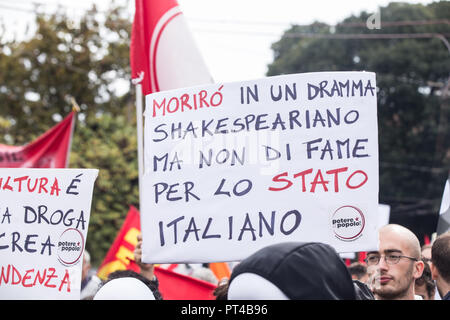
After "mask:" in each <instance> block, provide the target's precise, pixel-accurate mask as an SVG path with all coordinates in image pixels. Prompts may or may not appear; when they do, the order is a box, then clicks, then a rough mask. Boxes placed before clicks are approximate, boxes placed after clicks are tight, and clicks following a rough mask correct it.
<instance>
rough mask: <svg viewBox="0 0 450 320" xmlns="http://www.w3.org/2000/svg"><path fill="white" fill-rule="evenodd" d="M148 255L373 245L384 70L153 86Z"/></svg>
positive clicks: (229, 257)
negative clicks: (379, 83)
mask: <svg viewBox="0 0 450 320" xmlns="http://www.w3.org/2000/svg"><path fill="white" fill-rule="evenodd" d="M144 116H145V128H144V176H143V191H142V193H143V195H142V203H141V222H142V225H141V229H142V234H143V261H144V262H154V263H171V262H210V261H238V260H241V259H243V258H245V257H247V256H248V255H250V254H251V253H253V252H255V251H256V250H258V249H260V248H262V247H265V246H267V245H270V244H273V243H278V242H285V241H308V242H311V241H318V242H324V243H328V244H330V245H332V246H333V247H334V248H335V249H336V250H337V251H338V252H358V251H369V250H374V249H376V246H377V234H376V229H377V226H378V216H377V213H378V130H377V104H376V80H375V74H374V73H370V72H319V73H305V74H292V75H284V76H276V77H268V78H263V79H259V80H254V81H245V82H233V83H224V84H214V85H205V86H196V87H190V88H184V89H177V90H171V91H165V92H158V93H153V94H150V95H147V96H146V110H145V113H144Z"/></svg>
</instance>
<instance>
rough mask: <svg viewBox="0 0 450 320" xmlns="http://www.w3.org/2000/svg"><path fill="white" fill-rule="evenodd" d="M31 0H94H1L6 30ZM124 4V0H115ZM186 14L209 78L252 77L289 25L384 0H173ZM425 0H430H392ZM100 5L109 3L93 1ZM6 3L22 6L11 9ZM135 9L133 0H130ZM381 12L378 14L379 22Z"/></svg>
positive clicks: (57, 0) (75, 8)
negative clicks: (272, 45)
mask: <svg viewBox="0 0 450 320" xmlns="http://www.w3.org/2000/svg"><path fill="white" fill-rule="evenodd" d="M32 2H40V3H46V6H48V7H50V6H51V5H53V7H55V4H60V5H63V6H64V7H66V8H67V12H68V13H69V14H70V13H73V14H74V15H76V14H77V13H78V14H79V13H81V12H82V10H83V9H86V8H89V7H90V5H91V3H92V2H94V1H93V0H77V1H73V0H47V1H44V0H34V1H33V0H15V1H10V0H0V17H1V18H3V19H4V21H5V22H6V23H7V24H8V28H10V30H9V31H11V32H16V33H17V32H19V33H20V32H23V31H17V30H23V29H21V28H23V25H24V24H25V22H26V21H30V20H32V19H33V16H32V14H31V13H28V12H26V8H32V6H31V3H32ZM116 2H118V3H124V2H125V0H116ZM178 2H179V4H180V7H181V10H182V11H183V13H184V15H185V16H186V18H187V22H188V24H189V27H190V29H191V32H192V34H193V36H194V39H195V40H196V43H197V46H198V47H199V49H200V52H201V53H202V55H203V58H204V60H205V63H206V64H207V66H208V68H209V70H210V72H211V75H212V77H213V78H214V80H215V81H217V82H228V81H240V80H249V79H257V78H261V77H264V76H265V73H266V72H267V65H268V64H269V63H270V62H271V61H272V59H273V56H272V50H271V49H270V47H271V44H272V43H274V42H276V41H277V40H278V39H280V37H281V35H282V33H283V31H284V30H286V29H287V28H288V27H289V26H290V24H294V23H295V24H309V23H311V22H314V21H321V22H325V23H328V24H336V23H337V22H339V21H341V20H343V19H344V18H346V17H348V16H350V15H351V14H354V15H358V14H359V13H360V12H361V11H363V10H364V11H366V12H368V13H376V12H377V11H378V8H379V7H380V6H385V5H387V4H388V3H389V2H391V1H385V0H371V1H368V0H340V1H337V0H313V1H304V0H270V1H268V0H178ZM397 2H407V3H422V4H428V3H431V2H433V1H427V0H423V1H397ZM95 3H96V4H97V5H98V7H99V9H100V10H102V9H103V10H104V9H105V8H106V6H107V5H109V4H110V3H111V1H109V0H95ZM11 8H24V9H22V10H14V9H11ZM130 10H132V12H134V1H130ZM382 21H383V17H382V16H381V23H382Z"/></svg>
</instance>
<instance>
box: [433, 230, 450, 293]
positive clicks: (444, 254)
mask: <svg viewBox="0 0 450 320" xmlns="http://www.w3.org/2000/svg"><path fill="white" fill-rule="evenodd" d="M431 261H432V265H431V273H432V277H433V279H434V280H436V285H437V288H438V291H439V294H440V295H441V297H443V296H444V295H445V294H446V293H447V292H448V291H450V232H446V233H444V234H442V235H440V236H439V237H437V238H436V240H435V241H434V242H433V247H432V248H431Z"/></svg>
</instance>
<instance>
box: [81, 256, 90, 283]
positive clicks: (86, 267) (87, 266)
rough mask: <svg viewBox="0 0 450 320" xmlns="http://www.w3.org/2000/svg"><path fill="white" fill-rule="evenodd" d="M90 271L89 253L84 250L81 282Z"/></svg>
mask: <svg viewBox="0 0 450 320" xmlns="http://www.w3.org/2000/svg"><path fill="white" fill-rule="evenodd" d="M90 269H91V256H90V255H89V252H87V250H84V255H83V267H82V269H81V281H83V280H84V279H86V277H87V275H88V273H89V270H90Z"/></svg>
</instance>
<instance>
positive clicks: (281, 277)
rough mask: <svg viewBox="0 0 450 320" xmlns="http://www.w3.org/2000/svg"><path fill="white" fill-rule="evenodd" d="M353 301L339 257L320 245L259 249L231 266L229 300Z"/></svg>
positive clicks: (347, 275) (354, 297)
mask: <svg viewBox="0 0 450 320" xmlns="http://www.w3.org/2000/svg"><path fill="white" fill-rule="evenodd" d="M266 299H268V300H289V299H290V300H306V299H312V300H355V299H356V295H355V288H354V286H353V282H352V278H351V277H350V274H349V272H348V270H347V267H346V265H345V264H344V262H343V261H342V259H341V257H340V256H339V254H338V253H337V252H336V251H335V250H334V249H333V248H332V247H331V246H329V245H327V244H323V243H300V242H284V243H279V244H275V245H271V246H268V247H265V248H262V249H260V250H258V251H257V252H255V253H254V254H252V255H251V256H249V257H248V258H246V259H244V260H242V261H241V262H240V263H239V264H238V265H237V266H236V267H234V269H233V271H232V273H231V277H230V280H229V285H228V300H266Z"/></svg>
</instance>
